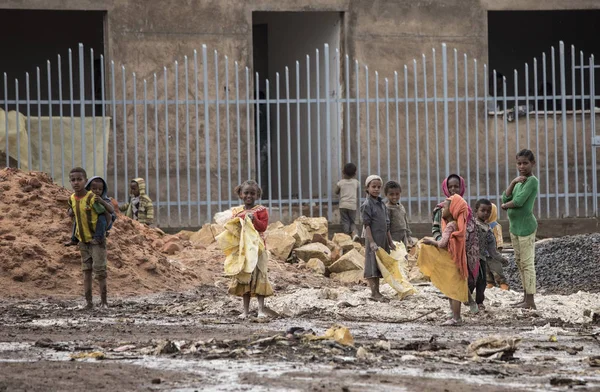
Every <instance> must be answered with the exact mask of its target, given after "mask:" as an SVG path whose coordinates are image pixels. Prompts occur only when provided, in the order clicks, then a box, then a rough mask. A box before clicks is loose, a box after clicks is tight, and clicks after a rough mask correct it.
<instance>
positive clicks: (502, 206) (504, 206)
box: [500, 203, 508, 211]
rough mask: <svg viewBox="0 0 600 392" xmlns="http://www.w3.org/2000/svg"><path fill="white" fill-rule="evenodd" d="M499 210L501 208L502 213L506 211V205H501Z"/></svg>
mask: <svg viewBox="0 0 600 392" xmlns="http://www.w3.org/2000/svg"><path fill="white" fill-rule="evenodd" d="M500 208H502V209H503V210H504V211H506V210H508V206H507V205H506V203H505V204H502V205H501V206H500Z"/></svg>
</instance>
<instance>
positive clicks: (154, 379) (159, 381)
mask: <svg viewBox="0 0 600 392" xmlns="http://www.w3.org/2000/svg"><path fill="white" fill-rule="evenodd" d="M161 382H162V380H161V379H160V378H153V379H152V384H160V383H161Z"/></svg>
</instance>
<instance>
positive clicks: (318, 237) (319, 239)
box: [310, 234, 332, 249]
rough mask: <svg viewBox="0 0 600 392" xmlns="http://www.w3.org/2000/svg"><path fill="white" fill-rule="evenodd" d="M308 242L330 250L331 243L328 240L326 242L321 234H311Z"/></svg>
mask: <svg viewBox="0 0 600 392" xmlns="http://www.w3.org/2000/svg"><path fill="white" fill-rule="evenodd" d="M310 242H318V243H320V244H323V245H325V246H326V247H328V248H329V249H331V246H332V245H330V244H331V242H330V241H329V240H327V238H326V237H323V236H322V235H321V234H313V236H312V240H311V241H310Z"/></svg>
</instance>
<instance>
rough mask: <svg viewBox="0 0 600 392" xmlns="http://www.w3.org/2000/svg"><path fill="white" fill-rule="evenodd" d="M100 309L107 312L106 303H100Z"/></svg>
mask: <svg viewBox="0 0 600 392" xmlns="http://www.w3.org/2000/svg"><path fill="white" fill-rule="evenodd" d="M100 309H104V310H107V309H108V303H107V302H102V303H101V304H100Z"/></svg>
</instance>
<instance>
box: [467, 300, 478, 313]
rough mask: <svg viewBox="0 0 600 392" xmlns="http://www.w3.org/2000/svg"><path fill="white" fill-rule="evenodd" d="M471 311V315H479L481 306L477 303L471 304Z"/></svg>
mask: <svg viewBox="0 0 600 392" xmlns="http://www.w3.org/2000/svg"><path fill="white" fill-rule="evenodd" d="M469 310H470V311H471V313H473V314H477V313H479V306H477V304H476V303H475V302H471V303H470V304H469Z"/></svg>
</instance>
